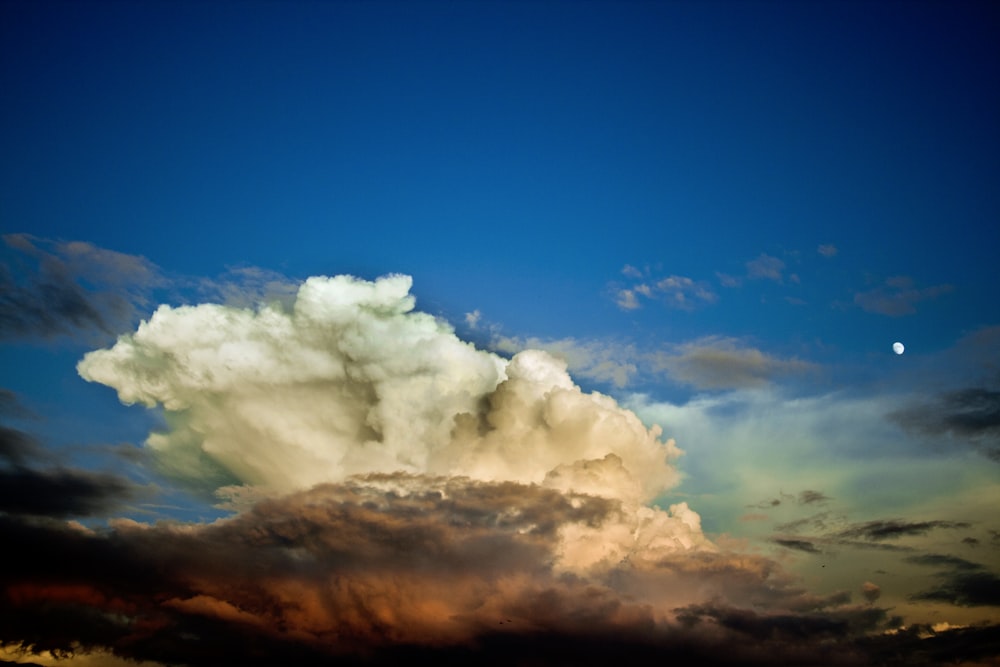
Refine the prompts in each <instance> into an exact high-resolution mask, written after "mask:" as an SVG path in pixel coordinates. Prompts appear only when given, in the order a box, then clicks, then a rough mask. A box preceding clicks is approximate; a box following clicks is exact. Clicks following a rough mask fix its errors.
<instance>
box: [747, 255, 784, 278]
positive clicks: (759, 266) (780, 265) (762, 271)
mask: <svg viewBox="0 0 1000 667" xmlns="http://www.w3.org/2000/svg"><path fill="white" fill-rule="evenodd" d="M784 269H785V263H784V262H783V261H781V260H780V259H778V258H777V257H772V256H771V255H768V254H765V253H761V254H760V255H759V256H758V257H757V258H756V259H752V260H750V261H749V262H747V277H748V278H751V279H759V278H765V279H767V280H773V281H775V282H779V283H780V282H781V277H782V276H781V274H782V271H784Z"/></svg>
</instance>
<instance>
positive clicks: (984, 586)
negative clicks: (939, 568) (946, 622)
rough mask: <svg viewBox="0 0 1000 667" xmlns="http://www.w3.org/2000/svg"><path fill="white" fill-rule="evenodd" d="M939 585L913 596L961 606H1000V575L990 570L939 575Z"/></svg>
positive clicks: (916, 598) (915, 598) (917, 598)
mask: <svg viewBox="0 0 1000 667" xmlns="http://www.w3.org/2000/svg"><path fill="white" fill-rule="evenodd" d="M938 576H939V577H940V578H941V579H942V581H941V583H940V584H939V585H937V586H935V587H933V588H929V589H927V590H925V591H921V592H919V593H916V594H915V595H913V596H912V598H913V599H914V600H929V601H934V602H948V603H950V604H955V605H959V606H961V607H980V606H1000V577H997V576H996V575H995V574H992V573H990V572H950V573H943V574H940V575H938Z"/></svg>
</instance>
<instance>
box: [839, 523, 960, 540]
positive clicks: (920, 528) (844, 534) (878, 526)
mask: <svg viewBox="0 0 1000 667" xmlns="http://www.w3.org/2000/svg"><path fill="white" fill-rule="evenodd" d="M968 527H969V524H968V523H965V522H962V521H904V520H900V519H886V520H877V521H867V522H864V523H861V524H857V525H853V526H850V527H848V528H845V529H844V530H841V531H840V532H839V533H837V535H836V536H837V537H840V538H861V539H865V540H874V541H881V540H891V539H897V538H900V537H905V536H912V535H924V534H926V533H927V532H929V531H931V530H934V529H936V528H968Z"/></svg>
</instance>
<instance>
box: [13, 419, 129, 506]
mask: <svg viewBox="0 0 1000 667" xmlns="http://www.w3.org/2000/svg"><path fill="white" fill-rule="evenodd" d="M53 458H54V457H52V456H51V455H50V454H49V453H48V452H47V450H46V449H45V448H44V447H42V446H41V444H40V443H39V442H38V441H37V440H36V439H35V438H34V437H32V436H31V435H29V434H27V433H24V432H23V431H19V430H17V429H13V428H9V427H6V426H2V425H0V513H10V514H28V515H35V516H46V517H63V518H65V517H83V516H99V515H102V514H104V513H106V512H108V511H110V510H113V509H115V508H117V507H119V506H120V505H121V504H122V503H123V502H125V501H127V500H129V499H130V498H132V497H134V496H136V495H137V492H138V489H137V488H136V486H135V485H134V484H133V483H132V482H130V481H128V480H126V479H124V478H122V477H119V476H118V475H113V474H110V473H101V472H93V471H89V470H80V469H75V468H68V467H65V466H60V465H55V464H54V462H53ZM39 463H42V464H45V465H44V467H39V466H38V464H39Z"/></svg>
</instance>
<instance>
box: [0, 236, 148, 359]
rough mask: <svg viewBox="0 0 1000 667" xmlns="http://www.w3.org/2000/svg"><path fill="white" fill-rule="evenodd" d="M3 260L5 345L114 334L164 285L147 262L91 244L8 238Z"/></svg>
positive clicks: (0, 297)
mask: <svg viewBox="0 0 1000 667" xmlns="http://www.w3.org/2000/svg"><path fill="white" fill-rule="evenodd" d="M3 240H4V243H5V245H6V250H5V252H3V253H2V254H0V339H11V338H25V337H41V338H54V337H57V336H62V335H70V334H74V333H79V332H84V333H103V334H114V333H118V332H119V331H121V330H122V328H123V327H125V326H127V325H128V324H129V323H130V322H131V320H132V319H133V317H134V314H135V308H136V305H137V304H138V303H141V302H142V301H143V294H144V293H145V291H146V290H147V289H148V288H150V287H151V286H152V285H154V284H156V283H157V281H158V280H159V278H158V271H157V269H156V267H155V266H154V265H153V264H151V263H150V262H149V261H147V260H146V259H145V258H142V257H136V256H133V255H126V254H122V253H118V252H114V251H111V250H104V249H102V248H98V247H96V246H93V245H91V244H89V243H83V242H78V241H74V242H61V241H49V240H46V239H39V238H37V237H34V236H31V235H29V234H7V235H5V236H4V237H3Z"/></svg>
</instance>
